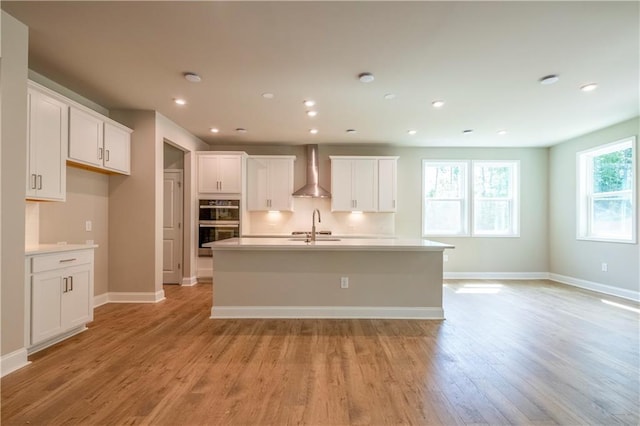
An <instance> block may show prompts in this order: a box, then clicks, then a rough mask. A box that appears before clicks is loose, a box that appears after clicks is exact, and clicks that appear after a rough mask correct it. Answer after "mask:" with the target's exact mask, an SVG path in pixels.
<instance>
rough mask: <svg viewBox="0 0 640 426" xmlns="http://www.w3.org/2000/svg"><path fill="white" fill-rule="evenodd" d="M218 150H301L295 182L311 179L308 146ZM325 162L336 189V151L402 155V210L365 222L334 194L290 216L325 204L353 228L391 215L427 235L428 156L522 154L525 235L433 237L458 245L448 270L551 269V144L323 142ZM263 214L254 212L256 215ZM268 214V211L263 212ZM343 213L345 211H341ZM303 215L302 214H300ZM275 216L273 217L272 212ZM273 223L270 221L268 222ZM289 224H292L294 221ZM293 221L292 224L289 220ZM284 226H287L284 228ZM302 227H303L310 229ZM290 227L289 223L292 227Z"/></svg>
mask: <svg viewBox="0 0 640 426" xmlns="http://www.w3.org/2000/svg"><path fill="white" fill-rule="evenodd" d="M212 150H221V151H245V152H247V153H248V154H249V155H285V154H286V155H296V162H295V176H294V182H295V184H294V188H299V187H300V186H302V185H303V184H304V182H305V179H306V173H305V169H306V151H305V147H304V146H302V145H301V146H281V145H270V146H252V145H243V146H238V145H233V146H215V147H212ZM318 155H319V162H320V177H319V182H320V184H321V185H322V186H324V187H325V188H326V189H328V190H330V189H331V161H330V159H329V156H331V155H388V156H399V157H400V158H399V159H398V211H397V213H395V214H389V213H365V214H364V215H363V217H361V218H360V220H361V221H362V222H361V223H359V224H358V223H354V222H352V221H353V218H352V217H351V215H349V214H343V213H338V214H336V213H331V212H330V201H329V200H313V201H311V205H310V206H306V205H305V204H304V201H296V205H295V206H296V208H298V207H299V205H300V206H303V207H306V209H305V208H303V209H302V210H300V211H298V210H296V212H294V213H282V214H281V216H282V217H284V219H283V220H284V221H286V222H287V223H288V224H290V223H295V226H305V223H307V222H309V224H308V226H306V227H305V228H304V229H306V228H308V227H310V226H311V225H310V219H309V217H310V211H311V210H312V209H313V208H314V207H320V208H324V210H325V211H323V213H322V214H323V219H325V217H326V219H327V222H328V223H327V225H328V224H329V223H332V221H333V223H334V224H336V225H338V226H337V229H338V230H341V232H343V233H347V234H361V233H365V234H366V233H377V234H384V233H387V230H388V229H389V226H388V224H386V223H385V218H386V217H390V218H391V219H390V220H391V221H392V222H393V223H392V224H391V226H390V229H391V230H392V231H391V234H394V233H395V235H397V236H399V237H405V238H421V237H422V160H423V159H462V160H519V161H520V184H521V191H520V192H521V197H520V202H521V206H520V207H521V208H520V210H521V215H520V236H519V237H515V238H513V237H509V238H495V237H494V238H478V237H473V238H471V237H455V238H441V237H437V238H435V237H434V238H433V239H434V240H437V241H442V242H446V243H449V244H452V245H455V246H456V248H455V249H454V250H447V252H446V254H447V255H448V258H449V260H448V262H446V263H445V264H444V269H445V272H447V273H470V274H472V273H484V272H486V273H493V272H504V273H546V272H548V270H549V256H548V243H549V237H548V215H547V209H548V201H547V199H548V149H547V148H415V147H397V146H383V145H366V146H363V145H349V146H344V145H322V144H320V145H319V147H318ZM256 215H257V214H253V216H256ZM260 215H261V218H266V216H267V215H266V214H260ZM341 215H343V216H342V217H341ZM297 216H302V217H300V218H299V217H297ZM267 219H268V220H272V221H273V220H274V219H273V218H267ZM251 226H252V228H251V230H250V232H251V233H253V232H256V233H269V232H268V229H275V228H267V230H265V229H264V226H265V225H264V224H262V225H260V227H256V226H255V225H254V223H252V225H251ZM266 226H267V227H268V226H269V224H267V225H266ZM288 226H289V225H288ZM289 227H291V226H289ZM280 229H283V228H280ZM304 229H302V230H304ZM286 230H288V229H286Z"/></svg>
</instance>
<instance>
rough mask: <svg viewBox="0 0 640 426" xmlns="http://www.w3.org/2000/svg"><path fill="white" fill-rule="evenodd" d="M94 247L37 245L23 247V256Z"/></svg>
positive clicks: (94, 245)
mask: <svg viewBox="0 0 640 426" xmlns="http://www.w3.org/2000/svg"><path fill="white" fill-rule="evenodd" d="M96 247H98V245H97V244H38V245H35V246H28V247H25V249H24V252H25V253H24V254H25V255H26V256H29V255H33V254H43V253H60V252H65V251H73V250H85V249H94V248H96Z"/></svg>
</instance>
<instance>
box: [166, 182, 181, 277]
mask: <svg viewBox="0 0 640 426" xmlns="http://www.w3.org/2000/svg"><path fill="white" fill-rule="evenodd" d="M182 229H183V226H182V170H165V171H164V197H163V241H162V259H163V260H162V282H163V283H164V284H180V282H181V281H182V267H181V263H182Z"/></svg>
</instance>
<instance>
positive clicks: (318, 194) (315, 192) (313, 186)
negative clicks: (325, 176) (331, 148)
mask: <svg viewBox="0 0 640 426" xmlns="http://www.w3.org/2000/svg"><path fill="white" fill-rule="evenodd" d="M318 162H319V160H318V145H307V183H306V185H305V186H303V187H302V188H300V189H298V190H297V191H296V192H294V193H293V196H294V197H310V198H330V197H331V193H330V192H329V191H327V190H326V189H324V188H323V187H321V186H320V185H319V184H318Z"/></svg>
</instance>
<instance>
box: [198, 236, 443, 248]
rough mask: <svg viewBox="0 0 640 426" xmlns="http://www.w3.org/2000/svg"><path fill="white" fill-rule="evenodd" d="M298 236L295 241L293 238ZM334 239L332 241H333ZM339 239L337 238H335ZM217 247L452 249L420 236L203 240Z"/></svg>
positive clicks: (210, 245)
mask: <svg viewBox="0 0 640 426" xmlns="http://www.w3.org/2000/svg"><path fill="white" fill-rule="evenodd" d="M294 240H295V241H294ZM331 240H333V241H331ZM336 240H338V241H336ZM204 246H205V247H211V249H213V251H216V250H316V251H341V250H345V251H347V250H348V251H443V250H445V249H452V248H454V246H452V245H450V244H444V243H439V242H436V241H430V240H423V239H419V238H415V239H406V238H398V239H396V238H344V239H342V238H336V237H334V236H326V237H325V236H323V237H318V240H317V241H315V242H312V243H307V242H305V241H304V238H296V237H295V236H293V237H289V238H264V237H257V238H247V237H242V238H230V239H227V240H221V241H216V242H213V243H208V244H204Z"/></svg>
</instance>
